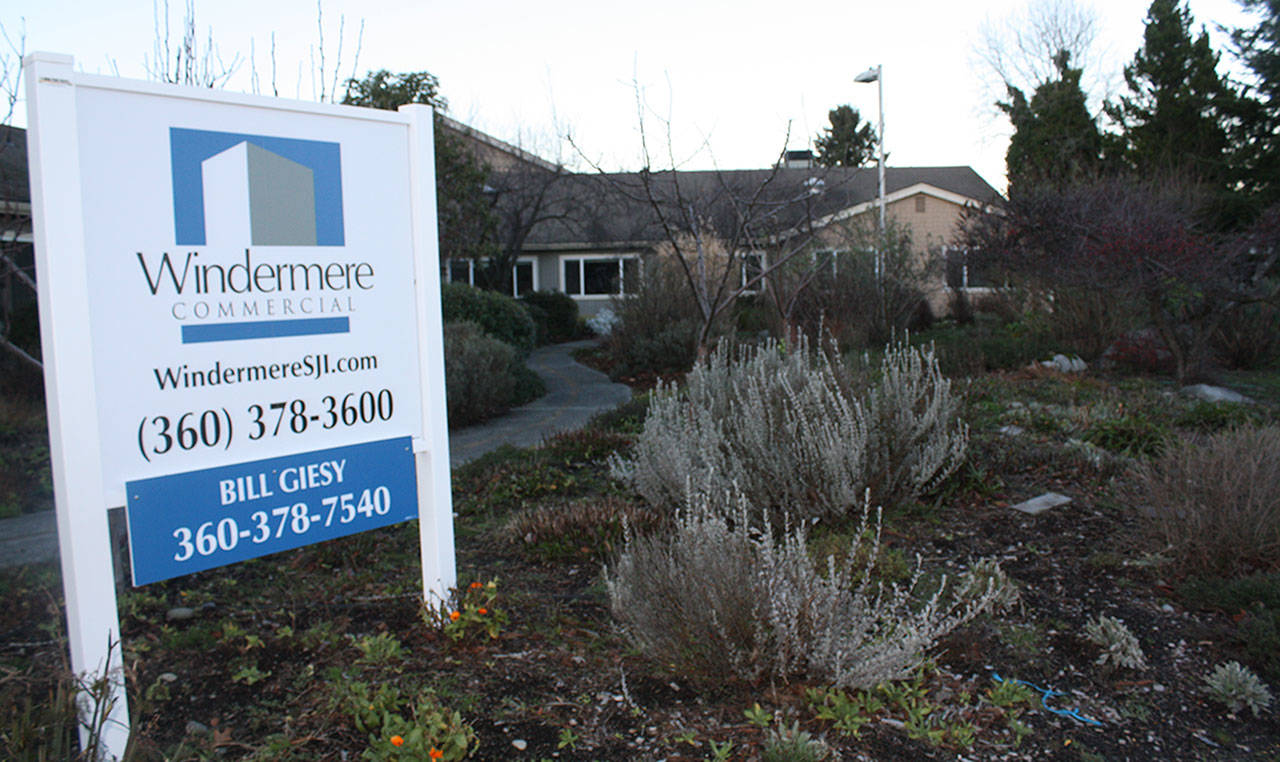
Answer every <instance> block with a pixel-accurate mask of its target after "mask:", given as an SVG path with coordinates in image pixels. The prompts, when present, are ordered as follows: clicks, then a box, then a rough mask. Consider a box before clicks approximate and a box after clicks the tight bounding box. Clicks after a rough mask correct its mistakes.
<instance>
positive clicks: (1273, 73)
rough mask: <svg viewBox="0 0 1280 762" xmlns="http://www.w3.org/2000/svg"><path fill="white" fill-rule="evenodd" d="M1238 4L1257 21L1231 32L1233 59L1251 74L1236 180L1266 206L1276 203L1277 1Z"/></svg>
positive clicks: (1279, 169) (1279, 176) (1279, 161)
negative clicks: (1258, 17) (1251, 13)
mask: <svg viewBox="0 0 1280 762" xmlns="http://www.w3.org/2000/svg"><path fill="white" fill-rule="evenodd" d="M1240 4H1241V5H1242V6H1244V7H1245V8H1246V9H1247V10H1250V11H1253V12H1254V13H1257V14H1260V16H1261V18H1260V19H1259V20H1258V24H1257V26H1255V27H1253V28H1251V29H1250V28H1241V29H1235V30H1233V31H1232V33H1231V41H1232V43H1233V45H1234V52H1235V55H1236V57H1237V58H1239V59H1240V60H1241V61H1242V62H1243V63H1244V64H1245V65H1246V66H1248V67H1249V69H1250V71H1252V72H1253V81H1252V82H1250V83H1248V85H1247V87H1246V89H1245V93H1244V95H1245V96H1246V97H1245V98H1244V99H1243V102H1242V104H1241V110H1242V114H1241V119H1240V123H1239V134H1238V136H1237V140H1236V143H1237V145H1238V151H1237V154H1236V156H1235V157H1234V159H1235V169H1236V175H1235V179H1237V180H1238V181H1239V182H1240V183H1241V185H1242V186H1243V187H1244V188H1245V190H1246V191H1248V192H1251V193H1252V194H1253V195H1254V196H1255V197H1256V200H1257V201H1258V202H1260V204H1261V205H1266V204H1272V203H1276V202H1280V0H1240Z"/></svg>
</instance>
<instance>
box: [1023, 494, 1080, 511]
mask: <svg viewBox="0 0 1280 762" xmlns="http://www.w3.org/2000/svg"><path fill="white" fill-rule="evenodd" d="M1070 502H1071V498H1069V497H1067V496H1066V495H1059V494H1058V493H1057V492H1046V493H1044V494H1043V495H1040V496H1039V497H1033V498H1031V499H1030V500H1026V501H1024V502H1021V503H1018V504H1017V505H1015V506H1013V508H1014V510H1016V511H1022V512H1023V513H1029V514H1031V515H1032V516H1034V515H1036V514H1038V513H1044V512H1045V511H1047V510H1049V509H1050V508H1057V507H1059V506H1063V505H1066V504H1068V503H1070Z"/></svg>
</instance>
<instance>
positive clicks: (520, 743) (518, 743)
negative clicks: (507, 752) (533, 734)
mask: <svg viewBox="0 0 1280 762" xmlns="http://www.w3.org/2000/svg"><path fill="white" fill-rule="evenodd" d="M511 745H512V746H514V747H516V751H524V750H525V749H527V748H529V742H528V741H526V740H524V739H523V738H517V739H516V740H514V741H512V742H511Z"/></svg>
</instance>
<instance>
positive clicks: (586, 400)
mask: <svg viewBox="0 0 1280 762" xmlns="http://www.w3.org/2000/svg"><path fill="white" fill-rule="evenodd" d="M591 344H592V342H591V341H576V342H570V343H568V344H556V345H553V346H549V347H540V348H538V349H535V350H534V351H533V352H532V354H530V355H529V360H528V365H529V367H530V368H532V369H533V371H534V372H535V373H537V374H538V375H539V376H540V377H541V378H542V380H543V381H544V382H546V385H547V393H546V395H545V396H543V397H542V398H541V399H537V400H534V401H533V402H530V403H529V404H528V405H524V406H522V407H518V408H516V409H515V410H512V411H511V412H509V413H507V414H506V415H504V416H501V417H500V418H494V419H492V420H490V421H488V422H487V423H483V424H480V425H478V426H471V427H468V428H465V429H459V430H457V431H452V432H450V433H449V462H450V464H451V465H452V466H453V467H454V468H457V467H458V466H461V465H463V464H465V463H470V462H471V461H473V460H475V459H476V458H478V457H480V456H481V455H484V454H485V453H487V452H491V451H493V450H496V449H498V448H499V447H501V446H502V445H507V444H509V445H513V446H515V447H530V446H533V445H536V444H540V443H541V442H542V441H543V440H544V439H546V438H547V437H549V436H552V435H553V434H557V433H559V432H562V431H571V430H573V429H577V428H581V427H582V426H583V425H585V424H586V423H587V421H588V420H590V419H591V418H592V416H594V415H596V414H598V413H601V412H603V411H606V410H612V409H613V408H615V407H617V406H618V405H619V404H621V403H623V402H625V401H626V400H628V399H630V398H631V390H630V389H629V388H627V387H626V386H624V385H622V384H615V383H613V382H611V381H610V380H609V377H608V376H606V375H605V374H603V373H601V372H599V371H596V370H592V369H591V368H588V367H586V366H585V365H581V364H579V363H577V362H575V361H574V359H573V352H574V350H577V349H579V348H582V347H589V346H591ZM57 557H58V534H57V529H56V527H55V524H54V516H53V511H43V512H41V513H31V514H27V515H25V516H19V517H18V518H14V519H3V520H0V567H3V566H17V565H19V564H30V563H37V562H40V561H54V560H57Z"/></svg>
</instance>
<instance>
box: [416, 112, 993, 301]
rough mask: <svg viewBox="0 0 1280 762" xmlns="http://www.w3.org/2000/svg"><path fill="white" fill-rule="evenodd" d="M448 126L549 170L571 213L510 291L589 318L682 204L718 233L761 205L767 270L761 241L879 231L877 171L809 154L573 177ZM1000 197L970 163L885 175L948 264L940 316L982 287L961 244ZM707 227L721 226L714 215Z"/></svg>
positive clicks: (926, 252) (527, 238)
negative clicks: (560, 300)
mask: <svg viewBox="0 0 1280 762" xmlns="http://www.w3.org/2000/svg"><path fill="white" fill-rule="evenodd" d="M446 125H447V126H448V127H450V128H453V129H457V130H458V134H459V135H461V136H462V137H464V138H466V139H467V140H468V144H469V145H470V146H471V147H472V150H473V152H474V153H475V155H476V156H477V157H478V158H480V159H481V160H482V161H484V162H485V163H487V164H488V165H489V166H490V167H491V168H493V169H494V170H495V175H496V176H498V177H500V176H501V175H502V174H503V172H509V171H512V170H513V168H518V169H520V170H521V171H524V172H527V173H532V174H533V175H534V176H537V175H538V174H539V173H541V176H542V181H543V182H546V183H547V184H548V188H546V189H545V194H544V195H545V196H546V198H547V200H546V201H545V203H547V204H557V205H559V206H560V208H561V209H562V210H563V211H562V213H557V214H550V215H546V219H543V220H541V221H538V222H537V223H535V224H532V225H531V226H530V227H529V229H528V230H527V231H524V236H523V241H522V245H521V246H520V247H519V251H518V256H517V258H516V259H515V260H514V264H513V269H512V278H511V287H512V294H513V295H514V296H520V295H522V294H525V293H528V292H530V291H534V290H549V291H562V292H564V293H567V294H569V295H570V296H571V297H573V299H574V300H575V301H577V302H578V306H579V309H580V311H581V313H582V314H584V315H588V316H589V315H593V314H596V313H597V312H599V311H600V310H601V309H603V308H604V307H605V306H607V305H608V304H609V302H610V300H611V299H613V298H615V297H616V296H619V295H625V294H626V293H628V292H629V291H630V290H633V289H634V288H635V285H634V284H636V283H637V279H638V278H639V277H640V273H641V272H642V267H641V262H643V261H644V260H645V259H646V258H647V257H650V256H652V255H654V254H655V253H656V252H658V251H660V250H662V249H663V248H664V244H667V243H668V242H669V241H670V239H671V236H672V234H673V230H674V229H675V228H679V227H680V225H679V224H678V223H680V222H688V220H689V219H690V216H689V214H686V213H685V211H684V207H692V206H696V207H697V210H696V212H695V216H703V215H705V216H707V217H708V218H715V217H717V216H719V217H724V218H725V220H727V222H725V224H721V225H719V226H718V227H719V228H720V229H725V228H727V227H733V226H734V225H737V224H738V223H739V222H740V221H741V219H742V218H743V216H744V214H743V212H744V207H749V206H751V205H752V204H754V207H753V209H752V211H751V214H754V216H755V219H756V220H758V223H759V224H758V225H757V227H758V230H757V231H756V234H755V236H754V237H752V236H746V237H745V238H744V237H743V236H738V238H739V239H742V240H746V239H751V240H754V241H755V242H756V243H757V245H756V246H753V249H757V248H758V249H760V250H761V253H760V254H752V255H751V256H749V257H744V260H745V261H746V262H747V264H748V266H749V267H756V268H758V267H760V266H761V264H763V263H762V262H761V261H760V257H764V258H765V259H766V260H767V258H768V249H769V248H770V247H769V246H767V245H764V244H763V242H762V239H764V238H769V239H770V240H772V241H773V242H775V243H776V242H777V241H779V240H781V239H783V238H786V237H787V236H788V235H795V234H796V233H797V232H798V231H800V230H801V229H805V230H807V231H808V232H809V233H811V234H812V236H811V237H812V242H813V243H812V245H813V246H814V247H815V248H816V249H822V248H824V247H825V248H826V249H828V250H831V249H839V247H840V243H839V242H838V241H837V240H835V237H834V236H832V235H824V233H823V232H822V231H823V230H824V229H825V230H834V229H835V228H836V227H838V226H841V225H849V224H855V225H856V224H864V225H867V226H870V227H874V225H875V224H876V220H878V215H879V182H878V176H877V172H876V170H875V169H874V168H856V169H854V168H823V167H817V166H814V165H813V164H812V162H811V161H806V160H805V156H794V155H789V156H788V161H787V162H786V164H785V166H781V167H774V168H772V169H752V170H720V171H679V172H674V173H673V172H653V173H649V174H644V173H638V172H631V173H612V174H610V173H598V172H589V173H569V172H565V171H564V170H563V169H562V168H559V167H556V166H554V165H551V164H550V163H548V162H545V161H543V160H541V159H538V158H537V157H532V156H530V155H529V154H528V153H527V152H525V151H523V150H521V149H519V148H516V147H514V146H510V145H508V144H505V143H503V142H502V141H499V140H497V139H495V138H492V137H491V136H487V135H484V134H483V133H479V132H478V131H476V130H472V129H470V128H467V127H465V126H462V125H459V124H458V123H456V122H451V121H450V122H447V123H446ZM792 153H793V152H792ZM806 155H807V154H806ZM999 198H1000V196H999V193H998V192H997V191H996V190H995V188H993V187H992V186H991V185H990V184H989V183H987V182H986V180H984V179H983V178H982V177H981V176H979V175H978V173H977V172H975V171H974V170H973V169H972V168H970V167H965V166H953V167H887V168H886V169H885V214H886V217H887V218H888V219H889V220H891V221H892V222H893V223H896V224H897V225H899V226H901V227H903V228H905V229H906V230H908V231H909V232H910V235H911V240H912V241H913V243H914V245H915V247H916V248H918V249H919V254H920V256H922V257H925V256H928V257H937V258H938V261H939V262H940V263H942V264H945V266H944V267H938V268H937V269H936V272H937V276H936V278H935V279H933V281H932V282H930V283H926V284H921V286H922V288H923V290H924V291H925V293H926V295H927V297H928V300H929V304H930V307H931V308H932V309H933V311H934V313H935V314H943V313H945V312H946V311H947V309H948V306H949V303H950V299H951V294H952V293H953V292H954V290H955V289H965V288H974V287H978V286H981V285H982V284H981V283H980V282H979V281H977V279H976V278H974V277H972V274H971V273H969V272H968V270H967V268H966V267H965V265H964V260H963V252H962V250H961V249H960V247H958V246H957V245H956V244H955V239H956V234H957V232H958V226H959V224H960V222H961V220H962V218H963V216H964V214H965V212H966V210H967V209H971V208H977V209H983V208H988V207H989V206H991V205H992V204H994V203H996V202H997V201H998V200H999ZM496 208H497V210H498V212H499V214H500V215H501V214H503V213H504V211H505V210H504V207H503V199H501V198H499V199H498V200H497V202H496ZM747 216H750V214H748V215H747ZM731 218H732V219H731ZM709 222H710V223H712V224H711V225H710V226H711V227H717V226H716V225H715V224H714V223H715V222H716V220H714V219H709ZM664 223H666V224H664ZM677 232H678V231H677ZM738 232H741V231H738ZM667 248H669V246H668V247H667ZM441 273H442V276H443V278H444V279H445V280H446V281H451V282H466V283H475V278H476V263H474V262H470V261H466V260H460V261H453V262H442V263H441Z"/></svg>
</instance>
